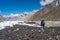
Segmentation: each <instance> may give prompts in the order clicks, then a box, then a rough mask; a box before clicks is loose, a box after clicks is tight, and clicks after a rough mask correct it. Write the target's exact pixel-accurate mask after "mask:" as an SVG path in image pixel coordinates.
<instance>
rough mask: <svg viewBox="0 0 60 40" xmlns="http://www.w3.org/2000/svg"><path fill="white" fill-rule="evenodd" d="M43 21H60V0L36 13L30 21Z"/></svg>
mask: <svg viewBox="0 0 60 40" xmlns="http://www.w3.org/2000/svg"><path fill="white" fill-rule="evenodd" d="M41 19H44V20H47V21H60V0H55V1H54V2H52V3H51V4H49V5H46V7H44V8H43V9H42V10H39V11H38V12H36V13H35V14H34V15H33V16H31V18H29V21H40V20H41Z"/></svg>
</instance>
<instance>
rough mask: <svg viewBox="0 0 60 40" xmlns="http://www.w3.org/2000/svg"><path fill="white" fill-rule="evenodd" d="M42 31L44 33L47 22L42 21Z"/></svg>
mask: <svg viewBox="0 0 60 40" xmlns="http://www.w3.org/2000/svg"><path fill="white" fill-rule="evenodd" d="M41 26H42V31H43V32H44V27H45V20H41Z"/></svg>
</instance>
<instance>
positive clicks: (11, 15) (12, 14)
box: [3, 13, 20, 17]
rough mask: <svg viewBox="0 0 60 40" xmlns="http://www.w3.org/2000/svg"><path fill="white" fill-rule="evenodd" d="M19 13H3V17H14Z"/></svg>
mask: <svg viewBox="0 0 60 40" xmlns="http://www.w3.org/2000/svg"><path fill="white" fill-rule="evenodd" d="M19 15H20V14H18V13H16V14H14V13H11V14H10V15H4V16H3V17H15V16H19Z"/></svg>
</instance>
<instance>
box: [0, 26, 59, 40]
mask: <svg viewBox="0 0 60 40" xmlns="http://www.w3.org/2000/svg"><path fill="white" fill-rule="evenodd" d="M44 30H45V31H44V32H42V30H41V28H39V27H31V26H26V25H14V27H11V28H10V27H9V28H5V29H3V30H0V40H60V27H50V28H47V27H45V29H44Z"/></svg>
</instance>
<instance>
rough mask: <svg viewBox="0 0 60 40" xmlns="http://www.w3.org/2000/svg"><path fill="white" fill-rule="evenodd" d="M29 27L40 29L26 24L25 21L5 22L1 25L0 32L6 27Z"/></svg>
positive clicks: (35, 25)
mask: <svg viewBox="0 0 60 40" xmlns="http://www.w3.org/2000/svg"><path fill="white" fill-rule="evenodd" d="M16 24H18V25H27V26H33V27H40V26H39V25H37V24H26V23H25V22H24V21H4V22H1V23H0V30H1V29H4V28H5V27H6V26H7V27H8V26H10V27H13V25H16Z"/></svg>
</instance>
